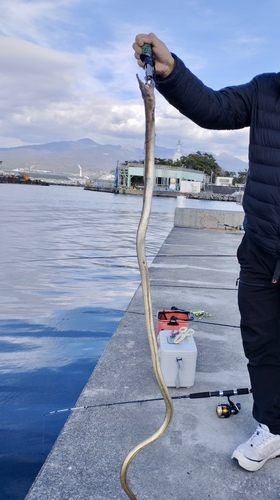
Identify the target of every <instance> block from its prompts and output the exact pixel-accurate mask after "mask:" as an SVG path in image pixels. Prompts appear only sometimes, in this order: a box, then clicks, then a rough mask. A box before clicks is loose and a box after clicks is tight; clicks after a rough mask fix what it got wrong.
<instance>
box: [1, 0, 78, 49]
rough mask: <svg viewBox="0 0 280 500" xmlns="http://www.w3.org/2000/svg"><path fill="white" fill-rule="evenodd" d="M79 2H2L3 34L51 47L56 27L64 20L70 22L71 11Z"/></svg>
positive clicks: (71, 0)
mask: <svg viewBox="0 0 280 500" xmlns="http://www.w3.org/2000/svg"><path fill="white" fill-rule="evenodd" d="M77 2H78V0H45V1H41V0H39V1H38V0H30V1H28V0H13V1H12V2H11V1H10V0H2V1H1V21H2V23H1V33H2V34H3V35H5V36H7V37H10V38H14V37H16V38H23V39H25V40H29V41H33V42H35V43H39V44H40V45H49V43H50V40H51V39H52V38H53V36H55V30H54V29H53V28H54V25H55V24H57V23H61V20H62V19H65V20H66V19H68V21H70V19H71V17H70V12H69V9H70V7H71V6H74V5H75V4H77ZM62 12H63V14H64V15H63V16H62ZM60 36H62V33H61V32H60Z"/></svg>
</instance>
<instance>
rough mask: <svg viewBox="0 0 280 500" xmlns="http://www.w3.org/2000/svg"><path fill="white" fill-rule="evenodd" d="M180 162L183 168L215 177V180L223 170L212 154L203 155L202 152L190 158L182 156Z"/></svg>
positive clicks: (191, 155) (190, 155) (189, 156)
mask: <svg viewBox="0 0 280 500" xmlns="http://www.w3.org/2000/svg"><path fill="white" fill-rule="evenodd" d="M180 162H181V165H182V167H185V168H191V169H193V170H200V171H201V172H204V173H205V174H207V175H209V176H211V177H213V180H214V179H215V177H217V176H218V175H220V174H221V170H222V169H221V167H220V166H219V165H218V163H217V161H216V160H215V158H214V156H213V155H212V154H209V153H201V152H200V151H197V152H196V153H191V154H189V155H188V156H182V157H181V158H180Z"/></svg>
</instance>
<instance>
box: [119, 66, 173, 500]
mask: <svg viewBox="0 0 280 500" xmlns="http://www.w3.org/2000/svg"><path fill="white" fill-rule="evenodd" d="M137 79H138V82H139V87H140V90H141V93H142V97H143V101H144V107H145V162H144V194H143V208H142V214H141V218H140V222H139V226H138V231H137V239H136V248H137V257H138V264H139V270H140V274H141V282H142V294H143V302H144V311H145V320H146V329H147V335H148V340H149V346H150V351H151V357H152V363H153V369H154V373H155V377H156V380H157V383H158V385H159V388H160V391H161V394H162V396H163V399H164V401H165V417H164V420H163V423H162V424H161V426H160V428H159V429H158V430H157V431H156V432H155V433H154V434H153V435H152V436H150V437H149V438H147V439H145V440H144V441H142V442H141V443H139V444H138V445H136V446H135V447H134V448H133V449H132V450H131V451H130V453H129V454H128V455H127V457H126V458H125V460H124V462H123V465H122V468H121V475H120V478H121V485H122V488H123V489H124V491H125V492H126V494H127V495H128V497H129V498H130V499H131V500H137V497H136V496H135V494H134V493H133V491H132V490H131V488H130V487H129V485H128V480H127V472H128V468H129V466H130V464H131V462H132V460H133V458H134V457H135V456H136V455H137V454H138V453H139V452H140V451H141V450H143V449H144V448H146V447H147V446H149V445H150V444H152V443H154V442H155V441H157V440H158V439H159V438H160V437H161V436H163V434H164V433H165V431H166V430H167V428H168V427H169V425H170V423H171V421H172V417H173V404H172V399H171V397H170V394H169V392H168V389H167V386H166V384H165V381H164V378H163V376H162V372H161V368H160V362H159V356H158V349H157V342H156V335H155V330H154V320H153V311H152V301H151V292H150V278H149V271H148V265H147V259H146V250H145V241H146V234H147V228H148V224H149V219H150V213H151V207H152V197H153V189H154V180H155V167H154V158H155V96H154V84H153V83H152V84H149V85H148V84H144V83H143V82H142V81H141V80H140V78H139V77H138V75H137Z"/></svg>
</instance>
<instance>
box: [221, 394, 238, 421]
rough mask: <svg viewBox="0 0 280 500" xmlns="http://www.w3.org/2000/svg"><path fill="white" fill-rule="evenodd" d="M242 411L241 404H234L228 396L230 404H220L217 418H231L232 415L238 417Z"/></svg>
mask: <svg viewBox="0 0 280 500" xmlns="http://www.w3.org/2000/svg"><path fill="white" fill-rule="evenodd" d="M240 410H241V404H240V403H236V404H235V403H234V402H233V401H231V399H230V398H229V396H228V404H222V403H221V404H219V405H218V406H217V407H216V412H217V416H218V417H219V418H229V417H230V416H231V415H237V414H238V413H239V412H240Z"/></svg>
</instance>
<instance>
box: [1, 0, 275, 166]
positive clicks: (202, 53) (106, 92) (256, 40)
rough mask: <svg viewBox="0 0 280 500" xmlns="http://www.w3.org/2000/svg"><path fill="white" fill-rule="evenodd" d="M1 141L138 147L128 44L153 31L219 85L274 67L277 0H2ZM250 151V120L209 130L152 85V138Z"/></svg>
mask: <svg viewBox="0 0 280 500" xmlns="http://www.w3.org/2000/svg"><path fill="white" fill-rule="evenodd" d="M0 12H1V17H0V89H1V92H0V147H4V148H6V147H14V146H21V145H28V144H44V143H47V142H54V141H62V140H78V139H81V138H85V137H88V138H90V139H92V140H94V141H96V142H98V143H100V144H113V145H121V146H123V147H127V146H130V147H139V148H143V144H144V131H145V124H144V106H143V101H142V97H141V95H140V91H139V87H138V83H137V80H136V73H138V74H139V76H140V77H141V78H142V79H143V78H144V72H143V70H142V69H141V68H139V67H138V65H137V62H136V60H135V58H134V55H133V49H132V44H133V42H134V39H135V36H136V35H137V34H138V33H150V32H153V33H155V34H156V35H157V36H158V37H159V38H160V39H161V40H162V41H163V42H164V43H165V44H166V45H167V47H168V48H169V49H170V51H171V52H174V53H175V54H176V55H177V56H178V57H180V58H181V59H182V60H183V61H184V63H185V64H186V66H188V67H189V68H190V69H191V71H192V72H193V73H195V74H196V76H198V78H200V79H201V80H202V81H203V82H204V83H205V84H206V85H207V86H209V87H211V88H213V89H215V90H218V89H220V88H223V87H225V86H228V85H238V84H242V83H246V82H248V81H250V80H251V79H252V78H253V77H254V76H255V75H257V74H260V73H268V72H278V71H280V55H279V54H280V51H279V46H280V30H279V21H280V2H279V0H266V1H265V2H263V1H260V0H172V2H165V1H163V0H153V1H151V2H150V3H148V2H143V3H141V2H135V1H134V0H0ZM178 139H180V141H181V148H182V152H183V153H184V154H189V153H190V152H195V151H198V150H200V151H203V152H205V151H206V152H210V153H214V154H216V155H219V154H221V153H228V154H232V155H234V156H236V157H238V158H240V159H242V160H246V159H247V152H248V129H243V130H238V131H209V130H204V129H201V128H200V127H198V126H196V125H194V124H193V123H192V122H191V121H190V120H188V119H187V118H185V117H183V116H182V115H180V113H179V112H178V111H177V110H175V109H174V108H172V107H171V106H170V105H169V104H168V103H167V102H166V101H165V100H164V98H163V97H162V96H160V94H159V93H158V92H157V91H156V143H157V145H159V146H165V147H168V148H174V150H175V149H176V146H177V142H178Z"/></svg>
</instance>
